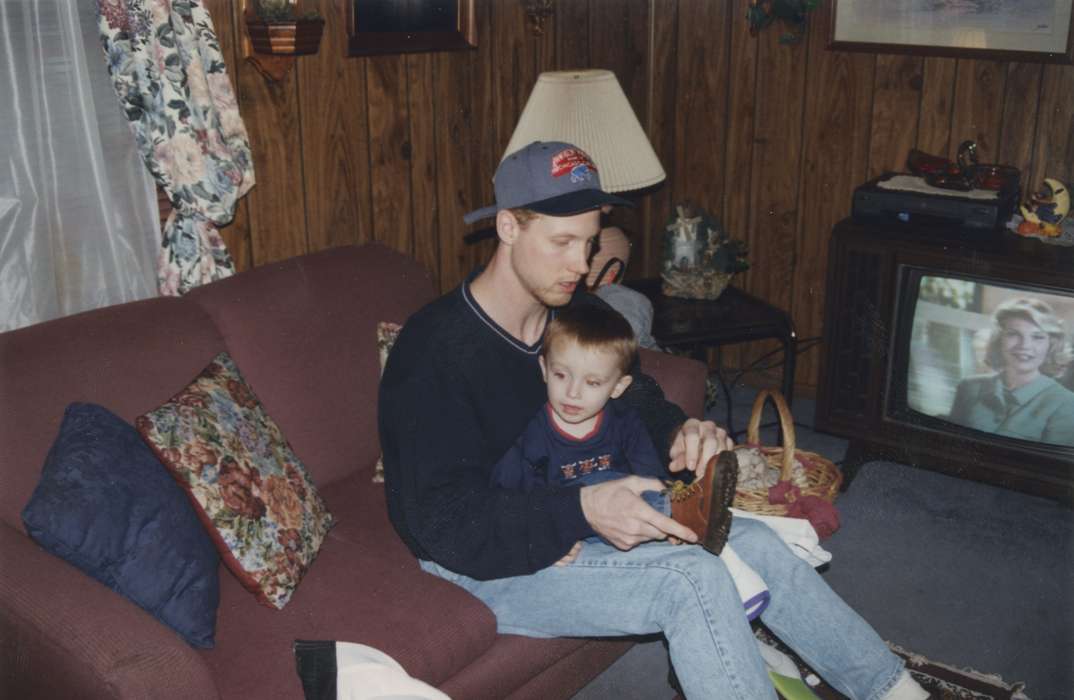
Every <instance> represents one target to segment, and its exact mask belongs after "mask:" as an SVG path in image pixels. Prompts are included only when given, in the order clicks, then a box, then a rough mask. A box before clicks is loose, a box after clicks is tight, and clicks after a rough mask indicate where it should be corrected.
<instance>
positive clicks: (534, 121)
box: [503, 70, 666, 192]
mask: <svg viewBox="0 0 1074 700" xmlns="http://www.w3.org/2000/svg"><path fill="white" fill-rule="evenodd" d="M534 141H566V142H567V143H571V144H574V145H575V146H578V147H580V148H581V149H582V150H584V151H585V152H586V153H588V154H589V157H590V158H592V159H593V162H594V164H595V165H596V166H597V171H598V172H599V173H600V184H601V187H602V188H603V189H604V191H605V192H625V191H627V190H637V189H641V188H643V187H648V186H650V185H655V184H656V183H658V182H660V181H661V180H663V179H664V178H665V177H666V175H665V173H664V168H663V166H661V165H660V159H659V158H657V157H656V153H655V152H654V151H653V147H652V144H650V143H649V138H648V137H647V136H646V135H645V130H644V129H642V127H641V123H640V122H638V117H637V116H636V115H635V114H634V110H633V108H631V106H630V102H628V101H627V97H626V95H625V94H624V93H623V88H622V87H620V86H619V81H618V80H617V79H616V77H615V74H614V73H612V72H611V71H609V70H572V71H552V72H546V73H541V74H540V75H539V76H538V77H537V84H536V85H534V86H533V92H531V93H530V98H529V100H528V101H527V102H526V106H525V108H523V110H522V116H521V117H519V119H518V126H516V127H515V132H514V134H512V135H511V141H510V143H508V144H507V150H506V151H504V154H503V155H504V157H507V156H508V155H510V154H511V153H514V152H515V151H517V150H518V149H520V148H523V147H525V146H527V145H529V144H530V143H532V142H534Z"/></svg>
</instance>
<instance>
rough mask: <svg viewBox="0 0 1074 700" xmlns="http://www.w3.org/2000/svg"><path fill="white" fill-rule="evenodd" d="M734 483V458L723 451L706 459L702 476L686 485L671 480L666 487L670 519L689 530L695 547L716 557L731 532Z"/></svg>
mask: <svg viewBox="0 0 1074 700" xmlns="http://www.w3.org/2000/svg"><path fill="white" fill-rule="evenodd" d="M737 483H738V457H736V456H735V452H734V450H725V451H723V452H721V453H719V454H718V455H716V456H715V457H713V458H712V459H710V460H709V463H708V466H707V467H706V468H705V475H704V476H703V477H701V479H699V480H695V481H694V483H692V484H690V485H689V486H687V485H686V484H684V483H683V482H681V481H674V482H672V483H671V485H670V486H669V488H668V491H667V494H668V498H669V499H670V500H671V517H672V518H674V519H675V521H676V522H678V523H681V524H683V525H685V526H686V527H688V528H690V529H691V530H693V531H694V532H695V533H696V534H697V537H698V544H700V545H701V546H702V547H704V548H705V549H707V550H708V551H710V552H712V553H713V554H719V553H720V552H722V551H723V546H724V545H725V544H727V536H728V535H729V534H730V532H731V511H730V507H731V502H732V501H734V500H735V485H736V484H737Z"/></svg>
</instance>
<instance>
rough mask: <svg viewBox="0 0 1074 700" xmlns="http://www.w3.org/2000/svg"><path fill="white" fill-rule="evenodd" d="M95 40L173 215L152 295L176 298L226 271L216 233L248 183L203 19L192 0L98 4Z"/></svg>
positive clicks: (231, 97) (216, 52) (215, 45)
mask: <svg viewBox="0 0 1074 700" xmlns="http://www.w3.org/2000/svg"><path fill="white" fill-rule="evenodd" d="M98 10H99V13H100V19H99V26H100V32H101V41H102V43H103V44H104V49H105V53H106V55H107V59H108V72H109V74H110V75H111V77H112V82H113V85H114V86H115V89H116V94H117V95H118V97H119V101H120V103H121V105H122V107H123V110H124V112H125V113H126V115H127V119H128V120H130V123H131V128H132V129H133V131H134V136H135V140H136V141H137V144H138V149H139V151H140V152H141V154H142V158H143V160H144V161H145V164H146V167H148V168H149V171H150V172H151V173H152V174H153V177H154V179H156V181H157V184H159V185H160V186H161V188H163V190H164V192H165V193H166V194H167V196H168V198H169V199H170V200H171V203H172V207H173V211H172V213H171V215H170V216H169V217H168V220H167V222H166V223H165V224H164V232H163V242H162V251H161V257H160V262H159V265H158V270H157V277H158V283H159V287H160V293H161V294H166V295H178V294H183V293H184V292H186V291H187V290H189V289H191V288H192V287H196V286H198V285H200V284H204V283H206V282H211V281H213V280H216V279H220V278H223V277H227V276H228V275H231V274H233V273H234V271H235V266H234V263H233V262H232V260H231V256H230V255H229V254H228V252H227V247H226V246H225V245H224V241H223V239H222V238H221V237H220V234H219V232H218V230H217V227H219V226H223V225H225V224H228V223H230V222H231V220H232V218H233V217H234V214H235V205H236V203H237V202H238V200H239V198H240V197H242V196H243V195H244V194H246V192H247V191H249V189H250V188H251V187H252V186H253V184H254V171H253V162H252V160H251V157H250V143H249V140H248V138H247V135H246V127H245V125H244V124H243V122H242V118H241V117H240V116H239V110H238V104H237V102H236V100H235V93H234V91H233V90H232V88H231V82H230V81H229V80H228V76H227V70H226V67H225V65H224V59H223V56H222V54H221V53H220V44H219V42H218V41H217V38H216V34H215V32H214V31H213V23H212V19H211V18H210V17H209V13H208V12H207V11H206V10H205V8H204V7H202V5H201V3H200V2H199V1H198V0H98Z"/></svg>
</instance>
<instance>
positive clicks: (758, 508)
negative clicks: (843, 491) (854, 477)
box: [734, 389, 843, 515]
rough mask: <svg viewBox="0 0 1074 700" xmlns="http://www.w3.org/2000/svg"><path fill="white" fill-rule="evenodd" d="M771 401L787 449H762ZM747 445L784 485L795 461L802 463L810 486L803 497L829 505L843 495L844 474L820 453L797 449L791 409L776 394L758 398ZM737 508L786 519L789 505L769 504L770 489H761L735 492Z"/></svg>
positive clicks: (776, 392) (747, 430) (769, 393)
mask: <svg viewBox="0 0 1074 700" xmlns="http://www.w3.org/2000/svg"><path fill="white" fill-rule="evenodd" d="M767 398H771V399H772V403H774V404H775V406H776V411H777V412H778V413H779V424H780V427H782V429H783V447H764V446H762V445H761V441H760V436H759V430H760V427H761V413H762V409H764V403H765V399H767ZM746 442H747V444H746V445H743V447H759V449H760V450H761V454H762V455H763V456H764V458H765V460H767V461H768V464H769V466H771V467H775V468H776V469H779V470H780V476H779V479H780V481H789V480H790V479H791V476H792V470H793V468H794V460H795V458H797V459H798V461H799V462H801V463H802V466H803V467H805V472H806V482H807V485H806V486H805V488H802V495H803V496H820V497H821V498H823V499H824V500H826V501H829V502H830V501H834V500H835V496H836V494H837V493H838V492H839V486H840V484H842V483H843V474H842V473H841V472H840V471H839V469H838V468H837V467H836V466H835V464H833V463H832V462H831V460H828V459H826V458H824V457H822V456H820V455H819V454H817V453H816V452H807V451H806V450H798V449H795V446H794V420H793V419H792V418H791V412H790V409H789V408H787V402H786V400H784V398H783V394H781V393H779V392H778V391H775V390H769V389H764V390H762V391H761V392H760V393H758V394H757V398H756V399H755V400H754V402H753V414H752V415H751V416H750V422H749V426H748V427H747V428H746ZM734 506H735V508H741V509H742V510H748V511H750V512H751V513H758V514H760V515H786V514H787V504H786V503H774V504H773V503H769V502H768V489H767V488H758V489H752V490H738V491H735V501H734Z"/></svg>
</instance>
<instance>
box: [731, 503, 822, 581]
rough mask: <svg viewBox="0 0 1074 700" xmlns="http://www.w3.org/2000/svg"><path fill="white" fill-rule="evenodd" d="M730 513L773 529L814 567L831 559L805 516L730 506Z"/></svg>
mask: <svg viewBox="0 0 1074 700" xmlns="http://www.w3.org/2000/svg"><path fill="white" fill-rule="evenodd" d="M731 514H732V515H734V516H735V517H736V518H739V517H741V518H752V519H754V520H760V521H761V522H762V523H764V524H765V525H767V526H768V527H770V528H772V529H773V530H775V532H776V534H777V535H779V538H780V539H781V540H783V541H784V542H785V543H786V545H787V546H788V547H790V549H791V551H792V552H794V553H795V555H796V556H798V557H799V558H800V559H804V560H805V561H807V562H809V565H810V566H812V567H814V568H816V567H818V566H820V565H821V564H827V563H828V562H830V561H831V560H832V553H831V552H829V551H828V550H826V549H824V548H823V547H821V546H820V537H819V536H818V535H817V531H816V530H814V529H813V526H812V525H811V524H810V523H809V521H808V520H806V519H805V518H785V517H783V516H780V515H759V514H757V513H751V512H749V511H748V510H741V509H740V508H732V509H731Z"/></svg>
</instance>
